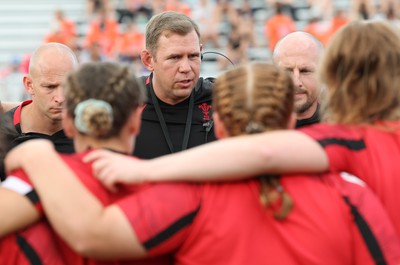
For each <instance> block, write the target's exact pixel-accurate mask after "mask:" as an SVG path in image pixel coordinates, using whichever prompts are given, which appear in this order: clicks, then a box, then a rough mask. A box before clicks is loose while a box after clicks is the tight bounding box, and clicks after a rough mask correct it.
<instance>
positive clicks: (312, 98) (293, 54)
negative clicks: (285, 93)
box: [273, 31, 324, 128]
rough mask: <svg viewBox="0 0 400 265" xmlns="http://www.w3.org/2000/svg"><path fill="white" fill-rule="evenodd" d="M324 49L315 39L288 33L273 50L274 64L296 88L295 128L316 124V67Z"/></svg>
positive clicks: (305, 35)
mask: <svg viewBox="0 0 400 265" xmlns="http://www.w3.org/2000/svg"><path fill="white" fill-rule="evenodd" d="M323 49H324V47H323V45H322V43H321V42H320V41H319V40H318V39H317V38H315V37H314V36H312V35H311V34H309V33H306V32H302V31H296V32H293V33H289V34H288V35H286V36H285V37H283V38H282V39H281V40H280V41H279V42H278V43H277V45H276V46H275V49H274V52H273V61H274V63H275V64H276V65H278V66H279V67H282V68H284V69H286V70H287V71H288V72H289V73H290V74H291V75H292V79H293V82H294V84H295V103H294V104H295V111H296V113H297V124H296V128H300V127H303V126H306V125H310V124H313V123H317V122H319V96H320V93H321V86H320V84H319V83H318V78H317V67H318V61H319V59H320V58H321V55H322V52H323Z"/></svg>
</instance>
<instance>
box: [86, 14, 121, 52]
mask: <svg viewBox="0 0 400 265" xmlns="http://www.w3.org/2000/svg"><path fill="white" fill-rule="evenodd" d="M118 34H119V30H118V23H117V21H116V20H115V19H114V18H112V17H111V16H110V12H109V11H108V10H107V9H105V8H102V9H101V10H100V11H99V14H98V17H97V18H96V19H94V20H93V21H92V22H91V23H90V25H89V30H88V34H87V35H86V38H85V45H84V47H85V48H86V47H90V46H91V45H93V43H97V44H98V45H100V47H101V51H102V55H103V56H105V57H106V58H108V59H111V58H112V51H113V49H114V46H115V43H116V41H117V38H118Z"/></svg>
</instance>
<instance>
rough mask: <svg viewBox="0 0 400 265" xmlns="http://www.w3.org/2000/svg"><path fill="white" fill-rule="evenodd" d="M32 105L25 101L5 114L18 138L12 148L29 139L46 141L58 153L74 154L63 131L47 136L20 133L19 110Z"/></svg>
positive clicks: (71, 144)
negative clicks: (51, 144)
mask: <svg viewBox="0 0 400 265" xmlns="http://www.w3.org/2000/svg"><path fill="white" fill-rule="evenodd" d="M30 103H32V100H27V101H24V102H22V103H21V105H19V106H17V107H15V108H13V109H11V110H9V111H8V112H6V115H8V116H9V117H10V118H11V119H12V122H13V125H14V127H15V130H16V132H17V133H18V136H17V137H16V138H15V139H14V141H13V143H11V145H12V146H16V145H18V144H20V143H22V142H25V141H27V140H30V139H38V138H40V139H48V140H50V141H52V142H53V143H54V147H55V149H56V150H57V151H58V152H60V153H66V154H70V153H73V152H74V145H73V142H72V140H71V139H70V138H68V137H67V136H66V135H65V133H64V131H63V130H60V131H58V132H56V133H54V134H53V135H47V134H43V133H37V132H22V131H21V125H20V122H21V110H22V108H23V107H24V106H26V105H28V104H30Z"/></svg>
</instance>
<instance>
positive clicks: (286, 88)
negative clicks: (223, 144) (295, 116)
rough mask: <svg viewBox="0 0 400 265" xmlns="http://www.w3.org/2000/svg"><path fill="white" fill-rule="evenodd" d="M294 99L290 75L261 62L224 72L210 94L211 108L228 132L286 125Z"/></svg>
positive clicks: (251, 130)
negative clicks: (211, 95) (211, 99)
mask: <svg viewBox="0 0 400 265" xmlns="http://www.w3.org/2000/svg"><path fill="white" fill-rule="evenodd" d="M293 102H294V85H293V82H292V80H291V77H290V76H289V75H288V74H287V73H286V72H285V71H284V70H281V69H279V68H278V67H277V66H274V65H272V64H267V63H261V62H254V63H251V64H248V65H243V66H240V67H237V68H234V69H232V70H230V71H227V72H225V73H223V74H222V75H220V76H219V77H218V78H217V80H216V83H215V88H214V94H213V109H214V111H216V112H218V114H219V116H220V118H221V120H222V121H223V123H224V125H225V127H226V129H227V130H228V132H229V134H230V135H231V136H237V135H242V134H249V133H258V132H263V131H268V130H276V129H285V128H287V125H288V121H289V118H290V115H291V113H292V111H293Z"/></svg>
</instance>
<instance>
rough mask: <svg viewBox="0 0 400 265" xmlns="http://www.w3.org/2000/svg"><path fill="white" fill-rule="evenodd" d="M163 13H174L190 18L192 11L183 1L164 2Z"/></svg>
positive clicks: (170, 0)
mask: <svg viewBox="0 0 400 265" xmlns="http://www.w3.org/2000/svg"><path fill="white" fill-rule="evenodd" d="M165 2H166V5H165V6H164V10H163V11H176V12H180V13H182V14H185V15H186V16H188V17H191V14H192V9H191V7H190V6H189V5H188V4H186V3H185V2H184V1H183V0H166V1H165Z"/></svg>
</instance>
